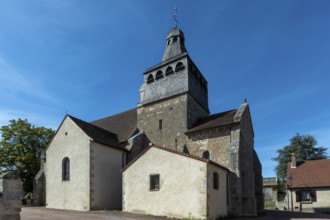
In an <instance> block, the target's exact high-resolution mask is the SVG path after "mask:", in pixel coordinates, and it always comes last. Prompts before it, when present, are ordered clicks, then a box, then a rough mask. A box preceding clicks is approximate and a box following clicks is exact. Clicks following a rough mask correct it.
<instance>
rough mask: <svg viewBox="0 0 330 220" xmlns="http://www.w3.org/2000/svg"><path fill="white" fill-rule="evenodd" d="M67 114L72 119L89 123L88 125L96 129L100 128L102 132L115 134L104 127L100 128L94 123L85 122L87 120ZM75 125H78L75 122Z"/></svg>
mask: <svg viewBox="0 0 330 220" xmlns="http://www.w3.org/2000/svg"><path fill="white" fill-rule="evenodd" d="M68 116H69V117H70V118H71V119H74V120H77V121H80V122H83V123H86V124H87V125H89V126H92V127H96V128H98V129H100V130H102V131H104V132H107V133H110V134H111V135H115V136H117V134H116V133H114V132H111V131H108V130H106V129H104V128H101V127H99V126H97V125H95V124H92V123H90V122H87V121H84V120H82V119H79V118H76V117H73V116H71V115H68ZM77 125H78V124H77ZM78 126H79V125H78ZM79 127H80V126H79Z"/></svg>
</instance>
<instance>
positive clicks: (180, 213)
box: [123, 147, 207, 219]
mask: <svg viewBox="0 0 330 220" xmlns="http://www.w3.org/2000/svg"><path fill="white" fill-rule="evenodd" d="M151 174H159V175H160V190H159V191H150V190H149V176H150V175H151ZM206 198H207V163H205V162H203V161H199V160H196V159H192V158H188V157H185V156H181V155H178V154H175V153H171V152H168V151H165V150H161V149H158V148H153V147H152V148H151V149H150V150H148V151H147V152H146V153H145V154H144V155H143V156H141V157H140V158H139V159H138V160H137V161H136V162H135V163H133V164H132V165H131V166H130V167H128V168H127V169H126V170H125V171H124V172H123V210H124V211H127V212H133V213H143V214H150V215H156V216H168V217H176V218H187V217H190V218H196V219H205V218H206V215H207V207H206V206H207V201H206Z"/></svg>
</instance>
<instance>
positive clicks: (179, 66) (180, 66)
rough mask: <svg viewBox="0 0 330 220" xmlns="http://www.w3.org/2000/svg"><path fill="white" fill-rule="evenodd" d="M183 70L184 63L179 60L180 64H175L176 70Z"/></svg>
mask: <svg viewBox="0 0 330 220" xmlns="http://www.w3.org/2000/svg"><path fill="white" fill-rule="evenodd" d="M181 70H184V65H183V63H182V62H178V64H176V66H175V72H179V71H181Z"/></svg>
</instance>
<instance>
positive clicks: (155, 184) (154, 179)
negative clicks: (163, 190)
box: [150, 174, 159, 191]
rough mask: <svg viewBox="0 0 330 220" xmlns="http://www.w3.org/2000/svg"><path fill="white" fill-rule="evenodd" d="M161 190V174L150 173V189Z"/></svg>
mask: <svg viewBox="0 0 330 220" xmlns="http://www.w3.org/2000/svg"><path fill="white" fill-rule="evenodd" d="M158 190H159V174H155V175H150V191H158Z"/></svg>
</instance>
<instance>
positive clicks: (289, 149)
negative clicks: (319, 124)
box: [272, 133, 327, 191]
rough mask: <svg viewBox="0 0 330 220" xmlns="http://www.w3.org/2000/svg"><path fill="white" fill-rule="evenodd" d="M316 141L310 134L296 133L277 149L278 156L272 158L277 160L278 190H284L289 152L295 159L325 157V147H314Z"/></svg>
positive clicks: (289, 158) (289, 157)
mask: <svg viewBox="0 0 330 220" xmlns="http://www.w3.org/2000/svg"><path fill="white" fill-rule="evenodd" d="M316 145H317V141H316V139H315V138H314V136H312V135H308V134H307V135H301V134H299V133H297V134H296V135H295V136H293V137H292V138H291V139H290V144H289V145H287V146H285V147H283V148H282V149H279V150H277V151H276V152H277V154H278V156H277V157H275V158H272V159H273V160H275V161H277V166H276V167H275V171H276V175H277V177H278V179H279V182H280V191H284V190H285V181H286V171H287V165H288V162H291V154H292V153H295V154H296V158H297V161H305V160H319V159H326V158H327V155H326V154H327V153H326V150H327V148H325V147H316Z"/></svg>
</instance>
